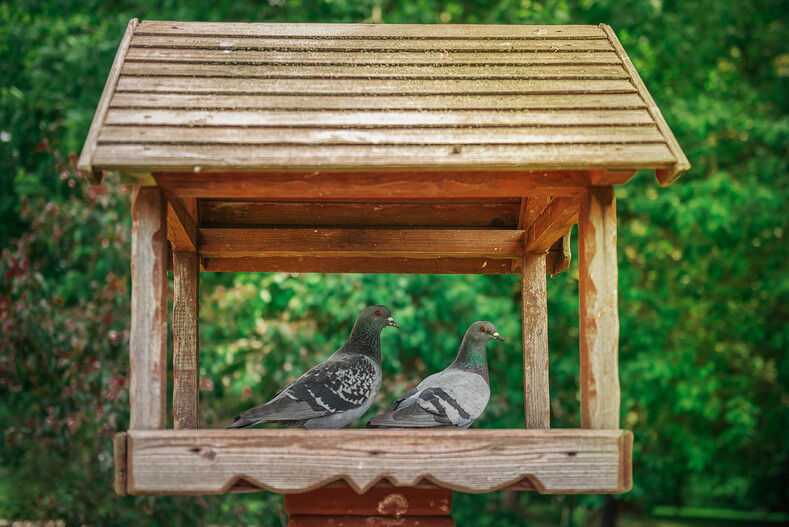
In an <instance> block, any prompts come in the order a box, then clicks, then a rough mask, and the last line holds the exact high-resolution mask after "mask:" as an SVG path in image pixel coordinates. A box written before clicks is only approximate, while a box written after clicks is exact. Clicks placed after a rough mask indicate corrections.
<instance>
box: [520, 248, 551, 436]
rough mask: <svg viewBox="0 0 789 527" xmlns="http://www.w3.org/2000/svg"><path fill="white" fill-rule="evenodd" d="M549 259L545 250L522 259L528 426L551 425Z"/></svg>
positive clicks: (525, 399)
mask: <svg viewBox="0 0 789 527" xmlns="http://www.w3.org/2000/svg"><path fill="white" fill-rule="evenodd" d="M545 260H546V255H545V254H544V253H526V254H524V255H523V259H522V261H521V293H522V298H523V368H524V371H523V381H524V383H523V399H524V400H523V402H524V415H525V419H526V428H550V427H551V396H550V391H549V386H548V305H547V292H546V283H545V282H546V276H545Z"/></svg>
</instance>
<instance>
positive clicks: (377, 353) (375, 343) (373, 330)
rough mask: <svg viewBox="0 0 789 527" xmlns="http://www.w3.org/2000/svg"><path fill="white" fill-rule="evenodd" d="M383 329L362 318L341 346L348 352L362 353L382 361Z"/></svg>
mask: <svg viewBox="0 0 789 527" xmlns="http://www.w3.org/2000/svg"><path fill="white" fill-rule="evenodd" d="M381 329H382V328H380V327H378V326H377V325H376V324H373V323H371V322H370V321H369V320H364V319H362V318H360V319H358V320H357V321H356V324H354V325H353V329H352V330H351V335H350V336H349V337H348V341H347V342H346V343H345V344H344V345H343V347H342V348H341V349H342V350H343V351H345V352H348V353H361V354H362V355H367V356H369V357H372V358H373V359H375V360H376V361H377V362H378V363H380V362H381Z"/></svg>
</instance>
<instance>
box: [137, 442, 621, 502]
mask: <svg viewBox="0 0 789 527" xmlns="http://www.w3.org/2000/svg"><path fill="white" fill-rule="evenodd" d="M630 443H632V434H631V433H630V432H628V431H625V430H583V429H569V430H561V429H553V430H481V429H477V430H468V431H464V432H462V433H456V431H452V430H420V431H418V432H416V433H415V431H414V430H293V429H269V430H233V431H226V430H160V431H142V430H139V431H131V432H129V492H130V493H131V494H217V493H224V492H226V491H227V490H228V489H230V488H232V487H233V485H234V483H235V481H237V480H238V479H239V478H243V479H245V480H246V481H248V482H251V483H253V484H255V485H258V486H259V487H261V488H266V489H267V490H271V491H274V492H282V493H291V492H304V491H308V490H312V489H315V488H318V487H321V486H323V485H325V484H327V483H330V482H333V481H338V480H341V481H345V482H347V483H348V484H349V485H350V486H351V487H352V488H353V489H354V490H355V491H357V492H364V491H366V490H368V489H370V488H371V487H372V486H373V485H375V484H376V482H378V481H380V480H382V479H384V478H386V479H387V480H388V481H389V482H391V483H392V484H394V485H397V486H409V485H414V484H417V483H419V482H420V481H422V480H423V479H427V480H428V481H430V482H432V483H435V484H437V485H439V486H441V487H443V488H449V489H453V490H460V491H462V492H473V493H476V492H490V491H492V490H495V489H500V488H504V487H507V486H508V485H511V484H514V483H518V482H520V481H521V480H523V479H524V478H528V479H529V480H530V481H532V483H534V485H535V487H536V488H537V489H538V490H539V492H541V493H547V494H553V493H562V494H564V493H598V492H624V491H626V490H628V488H626V487H625V488H623V486H622V485H623V481H625V479H624V478H622V474H623V473H629V472H630V458H629V457H628V456H627V455H626V453H624V452H623V450H625V449H626V445H628V444H630ZM337 445H342V448H339V449H338V448H337Z"/></svg>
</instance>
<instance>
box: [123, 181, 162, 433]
mask: <svg viewBox="0 0 789 527" xmlns="http://www.w3.org/2000/svg"><path fill="white" fill-rule="evenodd" d="M166 217H167V204H166V201H165V198H164V195H163V194H162V191H161V190H160V189H158V188H156V187H136V188H135V189H134V196H133V198H132V254H131V276H132V304H131V335H130V337H129V359H130V362H131V384H130V387H129V399H130V406H131V422H130V423H129V429H130V430H154V429H160V428H164V427H165V424H166V422H167V420H166V416H167V413H166V412H167V363H166V361H167V224H166Z"/></svg>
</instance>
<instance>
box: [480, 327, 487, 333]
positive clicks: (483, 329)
mask: <svg viewBox="0 0 789 527" xmlns="http://www.w3.org/2000/svg"><path fill="white" fill-rule="evenodd" d="M479 330H480V331H481V332H483V333H485V332H486V331H487V329H485V328H479Z"/></svg>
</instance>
